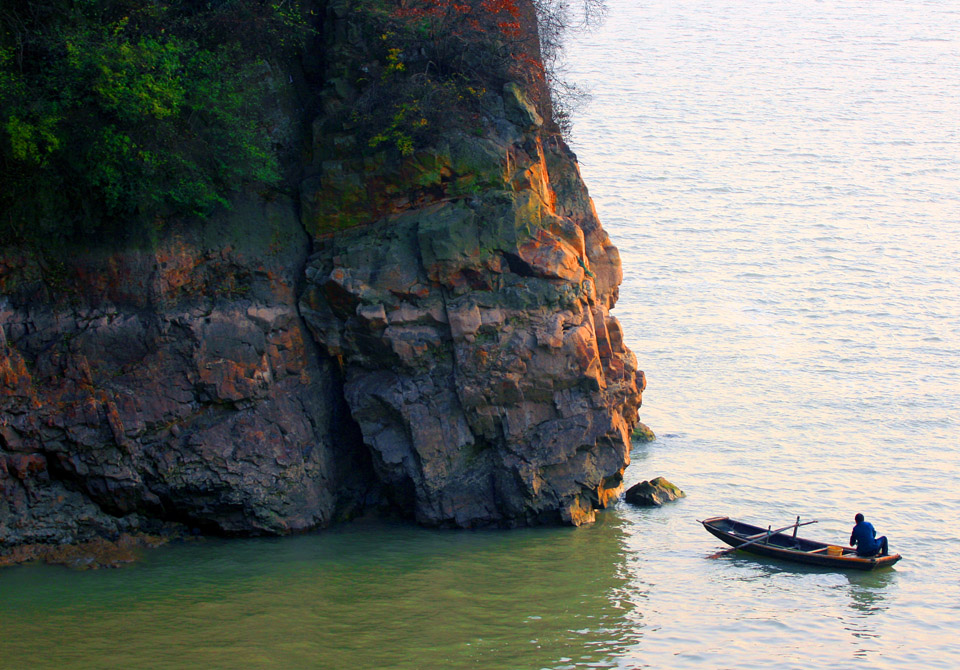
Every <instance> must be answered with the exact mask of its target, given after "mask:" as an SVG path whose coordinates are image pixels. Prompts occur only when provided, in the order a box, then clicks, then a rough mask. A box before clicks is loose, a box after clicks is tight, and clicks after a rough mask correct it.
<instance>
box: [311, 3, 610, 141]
mask: <svg viewBox="0 0 960 670" xmlns="http://www.w3.org/2000/svg"><path fill="white" fill-rule="evenodd" d="M603 3H604V0H344V2H343V3H342V5H343V6H344V7H345V8H348V9H347V10H346V11H343V16H346V17H349V18H348V19H347V20H348V21H349V22H350V24H351V26H352V27H353V29H355V30H356V32H357V33H359V34H361V35H362V38H355V39H352V40H348V44H349V47H348V48H347V49H346V50H345V51H344V52H343V53H341V54H340V61H339V63H337V64H335V65H334V67H333V68H332V69H333V70H334V71H336V74H337V75H338V76H337V77H336V80H337V87H336V88H337V91H336V93H335V95H336V96H342V94H343V88H344V87H343V84H344V83H346V85H347V88H349V89H350V93H351V95H348V96H347V97H348V98H350V99H349V100H348V105H349V107H350V109H351V112H352V113H351V114H350V115H349V117H348V120H347V122H346V123H344V124H342V126H340V127H330V128H328V130H329V131H330V132H333V133H337V132H340V131H345V132H348V133H356V134H357V135H358V136H359V137H360V139H361V140H362V141H361V142H360V145H361V147H368V148H372V149H374V150H381V149H382V148H384V147H391V148H393V149H395V150H397V151H399V152H400V153H401V154H403V155H409V154H412V153H413V151H414V149H415V148H418V147H422V146H426V145H428V144H429V143H430V140H431V138H433V137H435V136H436V135H437V133H438V132H442V131H443V130H444V129H445V128H448V127H451V126H454V127H460V128H464V127H469V126H470V125H471V123H472V122H475V121H476V120H477V119H478V112H479V110H480V109H481V108H482V104H481V103H482V100H483V98H484V96H485V95H486V91H487V90H493V91H499V90H501V88H502V86H503V84H504V83H505V82H507V81H515V82H518V83H520V84H521V85H522V86H523V87H524V88H525V89H526V90H527V91H528V92H530V93H532V94H533V95H534V97H536V98H537V99H538V100H537V102H538V106H539V107H540V109H541V112H542V113H543V114H544V116H545V117H547V119H548V122H549V121H554V122H555V124H554V130H559V131H561V132H565V131H567V130H569V123H568V121H569V118H568V110H569V108H570V106H571V103H572V102H574V101H575V100H576V98H577V97H578V96H579V95H580V92H579V91H578V90H577V89H576V87H575V86H572V85H570V84H568V83H567V82H566V80H565V79H564V78H563V77H562V59H561V58H560V54H561V53H562V42H563V37H564V34H565V33H566V31H567V30H568V29H570V28H577V27H583V26H586V25H589V24H591V23H593V22H595V21H596V20H597V19H598V18H599V17H600V16H602V14H603V8H604V4H603ZM551 94H552V96H553V100H552V101H551ZM338 121H339V119H338Z"/></svg>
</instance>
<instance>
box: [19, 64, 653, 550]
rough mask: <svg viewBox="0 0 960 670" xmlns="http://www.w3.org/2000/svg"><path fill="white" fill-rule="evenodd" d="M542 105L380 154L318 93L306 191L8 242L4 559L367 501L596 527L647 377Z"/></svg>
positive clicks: (594, 223) (298, 515)
mask: <svg viewBox="0 0 960 670" xmlns="http://www.w3.org/2000/svg"><path fill="white" fill-rule="evenodd" d="M292 80H293V78H291V81H292ZM536 100H537V96H536V95H535V94H532V93H531V92H530V91H527V90H524V88H523V87H520V86H518V85H516V84H514V83H508V84H507V85H506V86H504V87H503V88H502V90H497V91H495V92H493V93H490V94H488V95H486V96H485V98H484V102H483V112H482V118H480V119H479V120H478V121H477V123H476V124H475V125H474V126H473V127H471V128H460V129H456V130H449V131H445V132H444V133H442V134H440V135H438V136H437V137H435V138H434V139H433V141H432V142H431V143H430V146H429V147H426V148H421V149H419V150H417V151H415V152H409V153H408V154H407V155H404V156H402V157H400V156H394V157H390V156H389V155H385V156H380V157H376V159H374V160H371V159H370V158H369V157H367V158H362V157H359V156H358V154H357V152H356V151H355V147H353V145H352V142H353V141H354V139H353V138H352V137H351V136H350V135H349V134H347V133H339V134H338V133H336V132H330V130H329V123H325V118H324V115H327V116H329V115H330V114H336V113H337V111H336V110H337V105H336V104H334V103H335V102H336V101H334V102H330V101H328V102H330V104H325V105H324V106H322V111H321V112H320V113H319V117H317V118H316V119H314V120H313V123H308V124H306V126H307V127H310V128H312V135H311V136H310V137H307V138H305V139H304V140H300V139H297V138H295V139H291V140H290V142H292V143H297V142H301V141H302V143H303V146H304V155H305V156H306V158H304V159H303V163H302V165H301V168H300V169H299V171H298V172H297V173H296V174H297V175H298V176H297V182H298V184H299V187H298V189H297V191H298V192H297V193H296V195H295V196H293V197H291V196H289V195H287V196H277V195H275V194H274V195H269V196H267V195H265V194H262V193H257V192H256V191H255V190H250V191H249V192H246V193H244V194H240V195H237V196H236V198H235V199H234V203H233V206H232V207H231V208H230V209H229V210H225V211H223V212H221V213H219V214H217V215H216V216H214V217H212V218H210V219H208V220H204V221H168V222H167V223H166V225H165V226H164V228H163V231H162V232H161V233H160V234H159V235H158V237H157V239H155V240H154V241H152V242H151V243H150V244H146V245H140V246H137V247H134V245H131V244H126V245H119V246H118V245H112V246H110V245H107V246H105V247H103V248H100V249H95V250H94V249H88V250H86V251H84V252H82V253H77V254H75V255H74V256H73V257H72V258H70V259H66V260H64V261H62V262H58V264H56V266H53V267H51V266H50V265H49V263H47V264H46V265H45V261H44V260H43V259H42V258H41V259H38V258H37V257H35V256H34V255H31V254H30V253H29V252H27V251H25V250H23V249H19V248H8V249H3V250H0V326H2V328H0V492H2V495H0V554H3V553H7V552H9V551H10V550H12V549H13V548H15V547H23V546H28V545H29V546H46V545H51V544H53V545H55V544H63V543H76V542H84V541H89V540H92V539H94V538H101V537H107V538H110V537H116V536H118V535H120V534H122V533H131V532H138V531H139V532H159V531H161V530H163V529H164V528H165V527H168V526H169V525H170V524H184V525H186V526H189V527H194V528H199V529H201V530H205V531H210V532H218V533H228V534H233V533H236V534H250V533H287V532H293V531H300V530H306V529H310V528H317V527H324V526H326V525H328V524H330V523H332V522H334V521H336V520H339V519H344V518H348V517H350V516H352V515H354V514H358V513H362V512H366V511H375V510H380V511H384V510H391V511H393V512H397V513H400V514H402V515H405V516H412V517H415V518H416V519H417V520H418V521H419V522H421V523H424V524H428V525H436V526H454V527H477V526H517V525H527V524H535V523H545V522H565V523H570V524H580V523H583V522H587V521H591V520H592V519H593V518H594V514H595V510H597V509H599V508H602V507H604V506H605V505H607V504H608V502H609V501H610V499H611V498H612V497H613V496H615V495H616V494H617V493H618V492H619V490H620V488H621V482H622V473H623V470H624V468H625V467H626V465H627V463H628V462H629V446H630V437H629V436H630V431H631V428H632V427H633V426H634V425H635V423H636V421H637V408H638V407H639V405H640V399H641V392H642V390H643V385H644V380H643V373H642V372H640V371H638V369H637V362H636V359H635V357H634V356H633V354H632V353H631V352H630V351H629V350H628V349H627V348H626V346H625V345H624V341H623V333H622V330H621V328H620V325H619V323H618V322H617V320H616V319H615V318H614V317H612V316H611V315H610V310H611V309H612V308H613V306H614V304H615V302H616V300H617V290H618V285H619V283H620V279H621V270H620V261H619V256H618V254H617V250H616V247H615V246H614V245H613V244H612V243H611V241H610V239H609V238H608V236H607V235H606V233H605V232H604V231H603V229H602V228H601V226H600V223H599V221H598V220H597V216H596V213H595V211H594V209H593V206H592V203H591V201H590V199H589V197H588V195H587V190H586V188H585V186H584V184H583V182H582V181H581V179H580V176H579V172H578V169H577V164H576V158H575V156H574V155H573V154H572V153H571V152H570V150H569V149H568V148H567V146H566V145H565V144H564V142H563V141H562V140H561V139H560V138H559V137H558V136H557V135H556V134H555V133H552V132H548V131H547V130H546V129H545V128H544V122H543V115H544V114H546V113H547V110H543V109H539V110H538V108H537V107H538V105H537V103H536V102H535V101H536ZM340 103H343V100H341V101H340ZM331 110H332V111H331ZM286 113H288V114H289V113H292V112H290V110H289V109H287V112H286ZM307 121H311V119H307ZM293 125H294V126H295V125H296V124H293ZM291 132H293V131H291ZM308 134H309V133H308ZM41 276H42V278H41ZM24 555H26V554H24Z"/></svg>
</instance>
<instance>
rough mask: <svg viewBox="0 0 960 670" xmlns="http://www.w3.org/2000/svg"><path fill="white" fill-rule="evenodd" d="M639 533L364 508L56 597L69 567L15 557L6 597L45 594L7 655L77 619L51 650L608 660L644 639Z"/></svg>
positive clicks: (429, 660) (194, 552) (194, 658)
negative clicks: (633, 585)
mask: <svg viewBox="0 0 960 670" xmlns="http://www.w3.org/2000/svg"><path fill="white" fill-rule="evenodd" d="M624 546H625V536H624V528H623V524H622V521H621V520H620V519H618V518H617V517H616V516H615V515H612V514H604V515H601V518H600V521H599V522H598V523H597V524H595V525H593V526H590V527H584V528H579V529H572V528H539V529H529V530H515V531H511V532H501V531H477V532H449V531H436V530H425V529H422V528H417V527H414V526H410V525H405V524H398V525H392V524H386V523H380V522H376V523H374V522H370V523H366V522H358V523H355V524H350V525H346V526H341V527H338V528H334V529H331V530H329V531H326V532H324V533H322V534H317V535H304V536H299V537H292V538H285V539H282V540H276V539H261V540H241V541H232V542H225V541H219V540H213V541H206V542H202V543H199V544H190V545H189V546H169V547H166V548H161V549H159V550H157V551H155V552H152V553H151V554H149V555H148V556H147V558H146V560H145V561H144V562H143V563H141V564H139V565H138V566H137V567H136V568H135V569H129V570H118V571H111V572H102V573H99V574H97V575H96V578H97V579H96V584H94V583H93V582H92V581H89V580H88V581H84V580H77V579H76V575H75V574H70V576H71V577H73V578H74V581H72V582H69V583H68V584H60V586H58V587H57V588H56V589H55V591H56V593H53V591H51V593H50V597H49V598H46V597H44V596H43V595H42V594H43V593H44V592H45V590H44V588H43V587H42V584H41V582H43V581H45V580H49V578H50V577H51V576H56V575H58V574H60V573H56V574H54V573H53V569H51V568H13V569H12V570H14V571H17V572H16V576H18V578H17V579H8V580H7V581H6V582H2V584H3V592H4V593H3V595H4V598H3V599H4V600H8V601H11V602H13V601H17V600H18V599H22V600H24V601H29V602H30V603H31V607H29V608H26V609H25V610H24V613H23V616H22V617H18V618H17V621H15V622H11V623H12V626H13V627H12V628H8V629H7V630H6V633H7V635H8V636H9V639H10V640H12V641H13V643H12V646H10V647H8V646H7V645H6V644H5V657H6V658H5V660H8V661H9V662H11V663H13V664H14V665H17V663H16V661H17V660H18V659H19V660H22V661H23V663H24V664H27V659H28V658H33V657H34V656H33V655H35V654H37V653H40V650H39V649H37V648H28V647H30V644H31V643H30V642H29V641H30V640H34V641H36V640H43V639H48V637H49V636H52V635H54V634H62V633H58V631H61V632H62V631H69V633H68V637H69V638H70V639H69V641H68V643H67V644H65V645H63V646H62V648H60V650H59V651H58V650H50V649H46V650H44V651H43V653H44V654H45V657H46V658H48V659H49V660H50V662H51V663H55V662H57V661H58V659H57V658H56V657H57V655H58V654H66V653H69V654H70V659H72V660H74V661H75V660H76V659H83V658H89V659H94V658H97V659H98V660H99V662H102V663H104V664H106V665H110V664H113V662H114V661H115V662H116V664H117V665H118V666H123V665H124V663H123V659H122V658H114V657H113V656H112V654H113V653H114V652H113V651H109V650H105V649H104V648H103V646H102V641H103V640H104V639H105V636H109V635H110V634H111V633H110V632H111V631H113V632H115V633H116V634H117V635H122V636H123V639H124V640H125V644H124V647H125V648H127V649H135V650H136V654H137V658H145V657H147V655H149V657H151V658H153V659H155V660H156V663H155V664H153V667H156V668H164V667H169V668H174V667H184V666H188V665H189V666H193V665H197V666H203V667H208V668H227V667H237V666H238V665H243V664H245V663H252V664H255V665H257V667H264V668H274V667H276V668H280V667H344V666H346V665H349V666H350V667H351V668H355V669H357V670H363V669H364V668H384V667H390V668H401V669H402V668H445V669H451V668H466V667H470V668H474V667H483V668H487V669H489V670H496V669H498V668H520V667H524V668H527V667H529V668H534V667H536V668H541V667H556V666H571V667H584V666H586V665H588V664H592V665H596V664H601V665H602V664H603V663H605V662H609V661H610V660H611V659H612V658H613V657H615V656H616V655H618V654H619V653H620V652H622V651H624V650H625V649H627V648H628V647H630V646H633V645H636V643H637V642H638V634H637V633H636V632H635V631H633V630H631V627H630V626H629V621H631V620H634V621H635V620H636V618H637V616H638V613H635V612H633V611H632V610H633V609H635V605H634V604H632V603H631V602H630V599H629V598H628V597H626V596H625V592H626V590H627V587H628V570H627V569H626V566H625V564H624V560H625V558H624V557H625V555H626V554H627V552H626V551H625V549H624ZM185 567H186V569H185ZM65 574H66V573H65ZM7 576H8V577H14V576H15V573H13V572H11V573H7ZM54 581H57V580H54ZM85 585H86V586H85ZM87 586H89V587H90V588H87ZM18 591H20V592H21V593H20V595H19V596H17V594H16V592H18ZM184 622H189V625H188V626H185V625H184ZM26 631H30V632H31V634H30V635H21V634H20V633H21V632H26ZM44 633H47V634H44ZM171 639H176V640H177V645H175V646H174V647H171V645H170V640H171ZM98 641H99V642H98ZM32 644H36V642H34V643H32ZM64 650H68V651H64ZM117 653H119V652H117ZM104 654H106V657H105V656H104ZM59 660H60V661H63V664H68V659H67V658H66V656H64V657H63V658H61V659H59ZM127 660H130V659H127ZM50 667H53V666H50Z"/></svg>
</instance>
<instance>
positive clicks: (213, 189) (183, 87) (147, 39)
mask: <svg viewBox="0 0 960 670" xmlns="http://www.w3.org/2000/svg"><path fill="white" fill-rule="evenodd" d="M305 25H306V24H305V21H304V20H303V18H302V16H301V13H300V10H299V9H298V6H297V3H295V2H289V1H287V2H262V1H260V0H226V1H224V2H216V3H212V2H211V3H196V2H191V1H189V0H157V1H155V2H149V3H142V2H136V1H135V0H46V1H36V0H5V2H4V4H3V8H2V10H0V182H2V185H3V187H2V189H0V242H11V241H18V240H23V239H24V238H25V237H28V236H31V235H36V234H38V233H39V234H41V235H43V234H49V233H59V234H63V235H66V236H71V235H75V234H77V233H83V232H92V231H93V232H95V231H101V232H102V231H103V229H104V226H105V225H108V224H109V223H110V222H116V221H119V220H128V219H130V218H131V217H133V216H136V215H148V216H150V215H156V214H203V213H206V212H208V211H209V210H210V209H211V208H212V207H213V206H214V205H216V204H218V203H223V202H225V197H226V194H227V192H228V191H230V190H231V189H234V188H236V187H237V185H238V184H239V183H242V182H243V181H259V182H266V183H275V182H277V181H278V180H279V176H280V175H279V169H278V164H277V158H276V155H275V152H274V148H273V147H272V146H271V145H270V140H269V134H268V133H267V132H265V131H264V129H263V128H262V127H261V126H262V119H261V113H262V112H261V106H260V104H259V103H260V96H261V94H262V90H261V88H262V81H263V79H264V77H263V70H262V69H261V68H262V63H263V62H264V61H265V59H266V58H267V57H268V56H270V57H276V56H277V55H278V54H282V53H283V52H284V51H288V52H289V51H293V50H297V49H299V45H300V42H301V41H302V39H303V37H304V35H305V33H306V28H305Z"/></svg>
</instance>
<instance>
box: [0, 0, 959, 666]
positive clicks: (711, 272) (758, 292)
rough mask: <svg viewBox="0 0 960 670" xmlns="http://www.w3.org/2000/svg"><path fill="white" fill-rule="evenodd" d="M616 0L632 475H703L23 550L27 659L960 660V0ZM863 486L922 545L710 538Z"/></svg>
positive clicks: (613, 160) (900, 537) (819, 507)
mask: <svg viewBox="0 0 960 670" xmlns="http://www.w3.org/2000/svg"><path fill="white" fill-rule="evenodd" d="M609 3H610V9H611V11H610V14H609V17H608V20H607V22H606V24H605V25H604V27H603V28H602V29H601V30H599V31H597V32H596V33H594V34H592V35H590V36H588V37H586V38H583V39H581V40H579V41H578V42H577V43H576V44H574V45H573V46H572V49H571V62H572V64H573V66H574V67H573V69H574V78H575V79H577V80H579V81H581V82H583V83H585V84H586V85H587V86H588V87H589V88H591V89H592V91H593V94H594V100H593V103H592V104H591V105H590V106H589V107H588V108H586V109H585V110H584V111H583V112H582V113H581V114H580V115H579V116H578V117H577V122H576V127H575V133H576V137H575V143H574V149H575V150H576V151H577V153H578V155H579V157H580V159H581V162H582V167H583V172H584V175H585V178H586V180H587V183H588V185H589V187H590V189H591V194H592V195H593V196H594V199H595V201H596V204H597V209H598V210H599V213H600V216H601V218H602V220H603V222H604V225H605V226H606V228H607V229H608V230H609V231H610V233H611V235H612V236H613V237H614V239H615V241H616V242H617V244H618V246H619V247H620V250H621V254H622V256H623V260H624V271H625V281H624V286H623V287H622V291H621V295H622V297H621V301H620V304H619V306H618V309H617V313H618V315H619V317H620V318H621V320H622V321H623V322H624V324H625V327H626V331H627V337H628V339H629V344H630V346H631V347H632V348H633V349H634V350H635V351H636V352H637V355H638V358H639V359H640V363H641V367H643V368H644V369H645V370H646V372H647V375H648V377H649V380H650V385H649V387H648V390H647V393H646V394H645V401H644V406H643V409H642V418H643V420H644V421H645V422H646V423H648V424H649V425H650V426H651V427H652V428H653V429H654V431H656V432H657V434H658V436H659V439H658V440H657V441H656V442H654V443H652V444H650V445H645V446H642V447H638V448H637V449H636V450H635V453H634V463H633V465H632V466H631V468H630V469H629V470H628V483H633V482H636V481H639V480H641V479H646V478H649V477H653V476H656V475H664V476H667V477H668V478H669V479H671V480H672V481H674V482H675V483H676V484H678V485H679V486H681V487H682V488H683V489H684V490H685V491H686V492H687V494H688V498H686V499H685V500H683V501H681V502H679V503H676V504H674V505H670V506H667V507H664V508H661V509H658V510H638V509H633V508H630V507H628V506H623V505H622V506H620V507H618V508H617V509H615V510H612V511H610V512H608V513H605V514H604V515H603V517H602V520H601V522H600V523H598V524H597V525H595V526H593V527H590V528H581V529H576V530H574V529H535V530H526V531H518V532H506V533H497V532H490V533H482V532H481V533H472V532H470V533H453V532H435V531H427V530H422V529H417V528H411V527H403V526H391V525H368V524H361V525H357V526H350V527H344V528H339V529H336V530H334V531H331V532H327V533H323V534H319V535H314V536H305V537H297V538H288V539H284V540H250V541H235V542H223V541H208V542H203V543H196V544H189V545H183V546H175V547H166V548H161V549H159V550H157V551H155V552H151V553H149V554H148V555H147V558H146V560H145V561H144V562H142V563H140V564H138V565H135V566H132V567H130V568H126V569H122V570H115V571H100V572H89V573H74V572H68V571H66V570H62V569H57V568H43V567H22V568H16V569H9V570H3V571H0V625H2V629H0V667H3V668H63V667H70V668H103V667H125V668H135V667H136V668H139V667H145V668H146V667H149V668H182V667H206V668H237V667H254V668H291V667H310V668H351V669H355V670H362V669H367V668H369V669H374V668H490V669H497V668H504V669H507V668H517V669H524V668H556V669H559V668H641V667H654V668H659V667H673V668H770V667H777V668H808V667H832V668H850V667H854V666H858V667H869V668H894V667H896V668H904V667H907V668H957V667H960V635H958V634H957V633H956V630H957V627H958V624H960V530H958V521H957V519H958V515H960V486H958V483H957V474H958V465H960V463H958V461H960V447H958V444H957V435H958V424H960V351H958V341H960V271H958V267H960V242H958V235H960V5H957V4H956V3H955V2H946V1H944V2H935V1H929V2H917V1H914V0H897V1H894V0H872V1H871V2H862V1H853V0H850V1H839V0H824V1H822V2H812V1H807V0H757V1H751V2H746V1H741V2H733V1H723V0H699V1H697V2H694V1H692V0H649V1H644V2H640V1H638V0H609ZM856 511H862V512H864V513H865V514H866V515H867V516H868V518H870V519H871V520H873V521H874V522H875V523H876V525H877V526H878V528H879V530H880V531H881V532H882V533H885V534H887V535H888V536H889V537H890V540H891V548H892V549H894V550H896V551H899V552H901V553H902V554H904V556H905V559H904V560H903V561H902V562H901V563H900V564H898V565H897V567H896V568H895V569H894V570H891V571H887V572H883V573H862V574H861V573H857V574H844V573H834V572H827V571H822V570H815V569H807V568H803V567H792V566H789V565H783V564H778V563H774V562H770V561H758V560H752V559H748V558H743V557H726V558H722V559H718V560H707V559H706V558H705V557H706V556H707V555H708V554H710V553H712V552H713V551H714V550H716V549H717V548H719V546H720V545H719V544H718V542H717V541H716V540H714V539H713V538H711V537H710V536H709V535H707V534H706V533H705V532H704V531H703V530H702V529H701V528H700V526H699V525H698V524H697V523H696V519H702V518H704V517H707V516H711V515H715V514H729V515H731V516H736V517H738V518H743V519H745V520H748V521H752V522H755V523H757V524H760V525H765V524H768V523H772V524H775V525H783V524H786V523H789V522H791V521H792V520H793V518H794V517H795V516H796V515H798V514H799V515H802V516H803V517H804V518H817V519H820V523H819V524H818V525H814V526H810V527H808V528H806V529H804V531H805V533H804V534H805V535H807V536H810V537H814V538H823V539H831V540H834V541H838V542H839V541H843V540H845V539H846V538H847V536H848V534H849V527H850V525H851V521H852V519H851V517H852V516H853V514H854V513H855V512H856Z"/></svg>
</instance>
